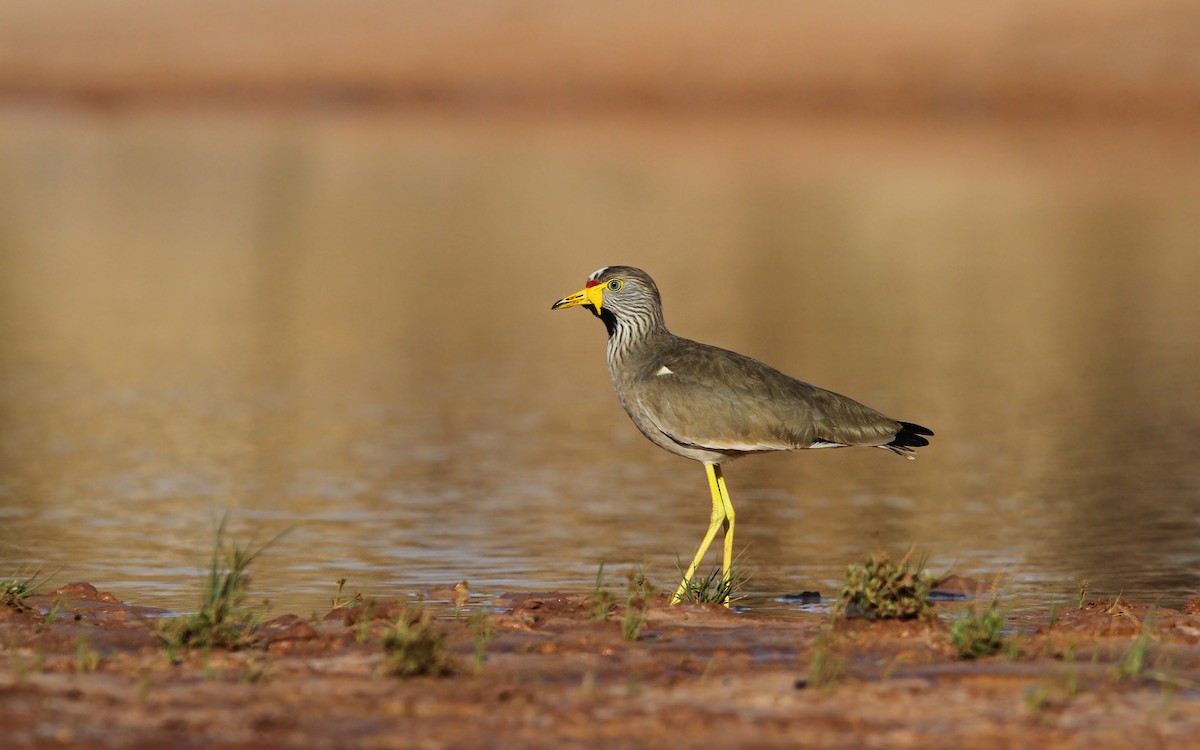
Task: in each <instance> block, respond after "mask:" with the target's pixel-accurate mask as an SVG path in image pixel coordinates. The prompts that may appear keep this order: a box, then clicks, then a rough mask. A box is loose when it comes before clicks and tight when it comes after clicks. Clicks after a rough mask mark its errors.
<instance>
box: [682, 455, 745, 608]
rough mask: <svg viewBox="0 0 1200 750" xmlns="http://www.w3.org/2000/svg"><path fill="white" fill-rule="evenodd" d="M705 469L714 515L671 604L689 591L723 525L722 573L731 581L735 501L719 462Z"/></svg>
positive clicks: (727, 599) (706, 465)
mask: <svg viewBox="0 0 1200 750" xmlns="http://www.w3.org/2000/svg"><path fill="white" fill-rule="evenodd" d="M704 469H705V471H706V472H707V473H708V491H709V494H711V495H712V515H711V516H709V519H708V531H707V532H706V533H705V534H704V540H703V541H702V542H700V549H698V550H696V556H695V557H694V558H692V564H691V565H689V566H688V569H687V572H686V573H684V574H683V581H681V582H680V584H679V588H678V589H676V590H675V596H673V597H671V604H678V603H679V601H680V600H681V599H682V598H683V595H684V593H686V592H687V588H688V584H689V583H691V580H692V576H694V575H695V574H696V569H697V568H699V567H700V563H701V561H702V560H704V555H705V554H706V553H707V552H708V548H709V546H710V545H711V544H712V540H713V538H714V537H716V535H717V529H719V528H721V527H722V526H724V527H725V556H724V558H723V560H722V562H721V573H722V578H723V579H724V580H725V582H726V583H728V581H729V576H730V566H731V565H732V563H733V503H732V502H730V500H729V491H728V490H727V489H725V477H724V476H723V475H722V474H721V467H720V466H718V465H717V464H708V463H706V464H704ZM725 606H726V607H728V606H729V597H728V596H726V597H725Z"/></svg>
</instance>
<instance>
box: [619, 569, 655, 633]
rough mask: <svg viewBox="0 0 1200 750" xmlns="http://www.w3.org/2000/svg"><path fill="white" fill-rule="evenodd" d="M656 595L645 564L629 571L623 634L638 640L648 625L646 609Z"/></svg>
mask: <svg viewBox="0 0 1200 750" xmlns="http://www.w3.org/2000/svg"><path fill="white" fill-rule="evenodd" d="M653 596H654V585H653V584H651V583H650V581H648V580H647V579H646V568H645V566H643V567H641V568H639V569H637V570H631V571H629V586H628V587H627V593H626V597H625V617H624V618H623V619H622V620H621V636H622V637H623V638H624V639H625V640H627V641H636V640H637V638H638V636H639V635H641V633H642V629H643V628H645V627H646V610H647V609H649V607H650V599H651V597H653Z"/></svg>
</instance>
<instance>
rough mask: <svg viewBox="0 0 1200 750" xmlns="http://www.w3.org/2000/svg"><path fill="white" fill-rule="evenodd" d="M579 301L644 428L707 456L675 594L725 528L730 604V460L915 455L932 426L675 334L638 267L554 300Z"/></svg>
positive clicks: (660, 440)
mask: <svg viewBox="0 0 1200 750" xmlns="http://www.w3.org/2000/svg"><path fill="white" fill-rule="evenodd" d="M577 306H581V307H583V308H585V309H586V310H588V311H590V312H591V313H592V314H593V315H595V316H596V317H597V318H599V319H600V320H601V321H602V322H603V323H604V327H605V329H606V330H607V331H608V350H607V359H608V373H609V376H610V377H611V378H612V383H613V387H614V388H615V390H616V393H617V399H618V400H619V401H620V403H621V406H622V407H624V409H625V412H626V413H627V414H628V415H629V418H630V419H631V420H633V423H634V425H636V426H637V428H638V430H640V431H641V433H642V434H643V435H645V436H646V437H647V438H649V440H650V442H652V443H654V444H655V445H657V446H659V447H660V448H663V449H664V450H667V451H669V452H671V453H674V454H676V455H678V456H683V457H685V458H690V459H693V460H695V461H699V462H701V463H703V464H704V469H705V472H706V474H707V477H708V488H709V494H710V496H711V500H712V513H711V515H710V517H709V525H708V530H707V531H706V532H705V534H704V538H703V540H702V541H701V543H700V547H699V549H698V550H697V551H696V554H695V557H694V558H693V559H692V563H691V565H689V566H688V568H687V571H686V572H685V573H684V575H683V580H682V581H681V582H680V584H679V587H678V588H677V589H676V590H675V593H674V595H673V596H672V597H671V604H678V603H679V602H680V601H682V600H684V599H685V597H687V595H688V593H689V591H688V588H689V586H690V585H691V581H692V578H693V576H694V575H695V574H696V569H697V568H698V567H699V566H700V563H701V562H702V561H703V559H704V556H705V554H707V552H708V549H709V546H710V545H711V544H712V542H713V540H714V538H715V537H716V534H717V532H718V531H720V530H721V529H722V528H724V531H725V536H724V551H723V557H722V563H721V576H722V584H723V587H722V590H724V591H725V592H726V595H725V597H724V601H723V603H724V605H725V606H726V607H728V606H729V605H730V597H729V593H728V592H729V591H730V589H731V588H732V585H731V580H730V579H731V575H732V573H731V567H732V563H733V532H734V518H735V516H734V510H733V503H732V502H731V501H730V499H729V490H728V489H727V488H726V485H725V477H724V474H723V473H722V470H721V465H722V464H723V463H725V462H727V461H729V460H731V459H734V458H738V457H739V456H744V455H748V454H753V453H766V452H772V451H791V450H802V449H811V448H848V447H856V446H870V447H875V448H883V449H885V450H888V451H891V452H892V453H895V454H897V455H899V456H903V457H905V458H914V456H913V452H914V450H915V449H916V448H920V447H922V446H926V445H929V440H928V439H927V437H931V436H932V435H933V431H932V430H930V429H929V428H927V427H923V426H921V425H919V424H915V423H913V422H901V421H899V420H896V419H892V418H890V417H887V416H884V415H883V414H881V413H880V412H878V411H875V410H874V409H872V408H870V407H867V406H864V405H863V404H861V403H859V402H857V401H855V400H853V399H851V398H848V397H846V396H843V395H841V394H838V393H834V392H833V391H828V390H825V389H823V388H818V387H817V386H815V385H811V384H809V383H806V382H804V381H802V380H797V379H795V378H792V377H790V376H788V375H785V374H783V373H782V372H780V371H779V370H776V369H775V368H773V367H770V366H768V365H765V364H763V363H762V362H759V361H758V360H755V359H752V358H750V357H747V356H745V355H742V354H738V353H736V352H732V351H729V350H726V349H721V348H719V347H716V346H710V345H708V344H702V343H699V342H696V341H692V340H689V339H685V338H682V337H680V336H676V335H675V334H673V333H671V332H670V331H669V330H667V325H666V323H665V321H664V319H663V306H662V297H661V295H660V294H659V291H658V286H657V285H656V284H655V283H654V280H653V279H652V278H650V275H649V274H647V273H646V272H645V271H643V270H641V269H640V268H634V267H632V266H604V267H603V268H600V269H599V270H597V271H595V272H594V273H592V274H591V275H589V276H588V278H587V282H586V284H585V285H584V288H583V289H581V290H580V291H578V292H576V293H575V294H572V295H570V296H568V297H563V298H562V299H560V300H558V301H557V302H555V303H554V304H553V305H551V307H550V309H551V310H562V309H566V308H568V307H577Z"/></svg>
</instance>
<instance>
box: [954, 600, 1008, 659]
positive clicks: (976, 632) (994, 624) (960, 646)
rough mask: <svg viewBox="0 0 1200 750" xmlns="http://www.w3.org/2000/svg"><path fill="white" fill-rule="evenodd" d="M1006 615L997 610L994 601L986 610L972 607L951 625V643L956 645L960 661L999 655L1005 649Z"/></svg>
mask: <svg viewBox="0 0 1200 750" xmlns="http://www.w3.org/2000/svg"><path fill="white" fill-rule="evenodd" d="M1004 622H1005V617H1004V613H1003V612H1001V611H1000V610H998V609H996V602H995V601H994V600H993V601H992V604H991V606H990V607H988V608H987V609H986V610H983V609H982V608H980V607H978V606H974V605H973V606H972V607H971V608H970V609H969V610H968V611H967V613H966V615H964V616H963V617H960V618H959V619H957V620H955V621H954V622H953V623H952V624H951V625H950V643H952V644H953V645H954V648H955V650H956V651H957V652H958V658H960V659H966V660H971V659H978V658H980V657H983V656H990V655H992V654H995V653H998V652H999V651H1000V650H1001V649H1003V648H1004V646H1005V643H1004V638H1003V637H1002V636H1001V634H1000V632H1001V631H1002V630H1003V629H1004Z"/></svg>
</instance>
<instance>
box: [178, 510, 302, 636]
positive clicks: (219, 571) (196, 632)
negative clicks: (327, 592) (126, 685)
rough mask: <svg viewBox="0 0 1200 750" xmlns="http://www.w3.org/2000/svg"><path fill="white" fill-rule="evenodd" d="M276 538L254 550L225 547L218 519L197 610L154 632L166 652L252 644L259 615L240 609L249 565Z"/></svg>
mask: <svg viewBox="0 0 1200 750" xmlns="http://www.w3.org/2000/svg"><path fill="white" fill-rule="evenodd" d="M278 539H279V537H278V536H276V537H275V538H274V539H272V540H271V541H269V542H267V543H266V544H264V545H262V546H261V547H259V548H257V549H251V548H250V547H240V546H238V545H237V543H229V544H226V541H225V521H224V519H222V521H221V523H220V525H219V526H218V527H217V539H216V544H215V546H214V549H213V555H212V564H211V565H210V567H209V571H208V574H207V575H206V576H205V578H204V582H203V593H202V595H201V599H200V611H199V612H194V613H192V614H187V615H181V616H179V617H176V618H174V619H172V620H167V621H165V622H164V623H163V624H162V625H161V626H160V627H159V629H158V635H159V637H160V638H161V639H162V640H163V643H164V645H165V646H166V648H167V651H168V653H172V654H173V653H175V652H177V651H179V650H180V649H185V648H199V649H212V648H230V649H233V648H239V647H242V646H246V645H248V644H250V643H251V642H252V640H253V635H254V631H255V630H257V629H258V626H259V625H260V624H261V622H262V618H263V613H262V611H260V610H256V609H249V608H247V607H245V606H244V605H245V601H246V593H247V590H248V589H249V586H250V576H249V573H248V571H249V568H250V563H252V562H254V560H255V558H257V557H258V556H259V555H260V554H262V552H263V551H264V550H266V549H267V548H268V547H270V546H271V545H272V544H274V543H275V542H276V541H277V540H278Z"/></svg>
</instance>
